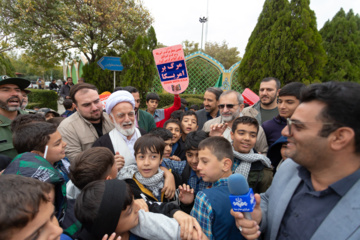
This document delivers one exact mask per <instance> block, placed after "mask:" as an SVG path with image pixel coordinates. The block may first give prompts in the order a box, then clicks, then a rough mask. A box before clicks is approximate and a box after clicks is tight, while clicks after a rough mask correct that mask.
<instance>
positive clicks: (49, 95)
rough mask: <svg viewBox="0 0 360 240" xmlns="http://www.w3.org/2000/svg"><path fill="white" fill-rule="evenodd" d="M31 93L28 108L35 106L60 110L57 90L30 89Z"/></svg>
mask: <svg viewBox="0 0 360 240" xmlns="http://www.w3.org/2000/svg"><path fill="white" fill-rule="evenodd" d="M29 90H30V91H31V93H30V94H29V95H28V96H29V105H28V107H27V108H29V109H32V108H33V107H34V106H38V107H40V108H43V107H47V108H51V109H54V110H55V111H57V110H58V106H57V98H58V95H57V93H56V92H55V91H52V90H42V89H29Z"/></svg>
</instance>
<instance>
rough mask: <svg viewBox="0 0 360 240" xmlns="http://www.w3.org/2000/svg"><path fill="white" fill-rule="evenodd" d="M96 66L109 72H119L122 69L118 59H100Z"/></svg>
mask: <svg viewBox="0 0 360 240" xmlns="http://www.w3.org/2000/svg"><path fill="white" fill-rule="evenodd" d="M97 64H98V65H99V66H100V67H101V69H102V70H105V69H107V70H110V71H117V72H120V71H122V70H123V69H124V66H123V65H122V63H121V61H120V58H119V57H102V58H101V59H100V60H99V61H98V62H97Z"/></svg>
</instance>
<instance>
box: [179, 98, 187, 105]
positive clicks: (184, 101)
mask: <svg viewBox="0 0 360 240" xmlns="http://www.w3.org/2000/svg"><path fill="white" fill-rule="evenodd" d="M180 101H181V104H184V105H185V106H187V105H188V102H187V101H186V99H185V98H180Z"/></svg>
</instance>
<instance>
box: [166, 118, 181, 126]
mask: <svg viewBox="0 0 360 240" xmlns="http://www.w3.org/2000/svg"><path fill="white" fill-rule="evenodd" d="M169 123H175V124H177V125H178V126H179V128H181V125H180V121H179V120H178V119H172V118H170V119H169V120H167V121H166V122H165V123H164V128H166V126H167V125H168V124H169Z"/></svg>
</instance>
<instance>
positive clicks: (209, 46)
mask: <svg viewBox="0 0 360 240" xmlns="http://www.w3.org/2000/svg"><path fill="white" fill-rule="evenodd" d="M204 52H205V53H206V54H207V55H209V56H211V57H213V58H215V59H216V60H218V61H219V62H221V64H222V65H224V67H225V69H229V68H230V67H231V66H232V65H233V64H235V63H237V62H238V61H240V60H241V58H240V57H239V54H240V52H239V51H238V50H237V47H232V48H229V47H228V44H227V42H226V41H223V42H222V44H221V45H220V44H218V43H216V42H215V43H211V42H207V43H205V51H204Z"/></svg>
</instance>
